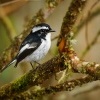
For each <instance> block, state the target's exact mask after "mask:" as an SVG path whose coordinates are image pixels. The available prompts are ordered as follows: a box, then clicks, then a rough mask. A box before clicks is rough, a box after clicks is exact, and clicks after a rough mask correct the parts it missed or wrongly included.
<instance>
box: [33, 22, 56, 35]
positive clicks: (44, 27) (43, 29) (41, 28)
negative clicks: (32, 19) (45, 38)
mask: <svg viewBox="0 0 100 100" xmlns="http://www.w3.org/2000/svg"><path fill="white" fill-rule="evenodd" d="M36 32H37V33H40V34H47V33H50V32H55V31H54V30H52V29H51V27H50V26H49V25H48V24H46V23H40V24H37V25H35V26H34V27H33V29H32V33H36Z"/></svg>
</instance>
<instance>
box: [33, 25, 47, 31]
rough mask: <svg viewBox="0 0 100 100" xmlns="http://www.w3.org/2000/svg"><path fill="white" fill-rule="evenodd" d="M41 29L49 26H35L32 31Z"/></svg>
mask: <svg viewBox="0 0 100 100" xmlns="http://www.w3.org/2000/svg"><path fill="white" fill-rule="evenodd" d="M41 29H48V27H45V26H42V27H34V28H33V29H32V32H36V31H38V30H41Z"/></svg>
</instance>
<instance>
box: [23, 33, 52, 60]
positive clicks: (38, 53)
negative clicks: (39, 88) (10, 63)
mask: <svg viewBox="0 0 100 100" xmlns="http://www.w3.org/2000/svg"><path fill="white" fill-rule="evenodd" d="M50 46H51V33H48V34H47V35H46V40H44V39H42V43H41V45H40V46H39V47H38V48H37V49H36V50H35V51H34V52H33V53H32V54H31V55H30V56H28V57H26V58H25V59H24V61H30V62H31V61H38V60H40V59H41V58H43V57H44V56H45V55H46V54H47V53H48V51H49V49H50Z"/></svg>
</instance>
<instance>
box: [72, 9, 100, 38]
mask: <svg viewBox="0 0 100 100" xmlns="http://www.w3.org/2000/svg"><path fill="white" fill-rule="evenodd" d="M99 14H100V8H98V9H97V10H96V11H94V12H92V13H91V15H90V16H89V17H86V18H85V19H84V20H82V22H81V23H80V24H79V25H78V26H76V30H75V31H74V33H75V34H74V37H76V36H77V35H78V33H79V31H80V30H81V28H82V27H83V26H84V25H85V23H86V22H90V21H91V20H92V19H93V18H95V17H97V16H98V15H99Z"/></svg>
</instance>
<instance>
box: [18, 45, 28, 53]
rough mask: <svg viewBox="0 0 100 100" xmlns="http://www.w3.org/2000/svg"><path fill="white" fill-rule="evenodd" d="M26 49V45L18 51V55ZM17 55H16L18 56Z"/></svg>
mask: <svg viewBox="0 0 100 100" xmlns="http://www.w3.org/2000/svg"><path fill="white" fill-rule="evenodd" d="M27 48H29V44H26V45H25V46H23V47H22V48H21V49H20V51H19V54H21V53H22V52H23V51H24V50H26V49H27ZM19 54H18V55H19Z"/></svg>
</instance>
